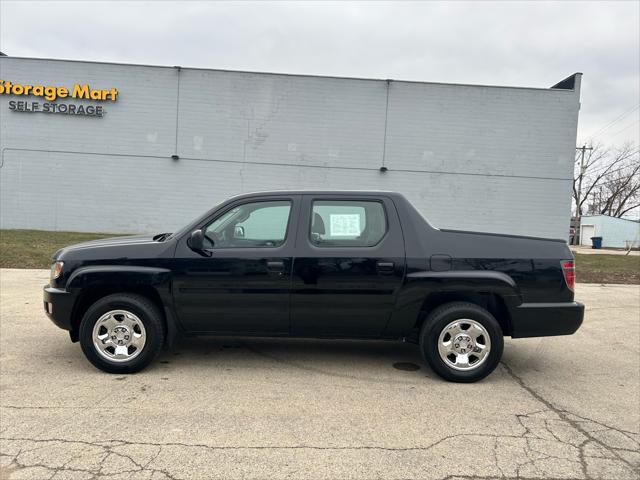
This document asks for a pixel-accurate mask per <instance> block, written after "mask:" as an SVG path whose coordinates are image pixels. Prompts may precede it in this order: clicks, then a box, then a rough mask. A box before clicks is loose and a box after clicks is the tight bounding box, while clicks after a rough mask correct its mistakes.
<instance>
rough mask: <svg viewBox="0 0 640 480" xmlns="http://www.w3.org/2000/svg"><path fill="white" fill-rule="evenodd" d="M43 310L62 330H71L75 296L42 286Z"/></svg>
mask: <svg viewBox="0 0 640 480" xmlns="http://www.w3.org/2000/svg"><path fill="white" fill-rule="evenodd" d="M43 296H44V312H45V313H46V314H47V317H49V318H50V319H51V321H52V322H53V323H55V324H56V325H57V326H58V327H60V328H62V329H63V330H69V331H70V330H71V313H72V311H73V305H74V303H75V296H74V295H72V294H71V293H69V292H67V291H65V290H61V289H59V288H53V287H51V286H49V285H47V286H46V287H44V292H43Z"/></svg>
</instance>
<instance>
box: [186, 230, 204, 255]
mask: <svg viewBox="0 0 640 480" xmlns="http://www.w3.org/2000/svg"><path fill="white" fill-rule="evenodd" d="M189 247H191V248H192V249H193V250H198V251H202V250H204V232H203V231H202V230H194V231H193V232H191V237H189Z"/></svg>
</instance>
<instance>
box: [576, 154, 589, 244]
mask: <svg viewBox="0 0 640 480" xmlns="http://www.w3.org/2000/svg"><path fill="white" fill-rule="evenodd" d="M576 150H580V151H581V153H580V176H579V177H578V196H577V198H576V218H577V220H578V228H577V229H576V233H577V235H575V236H574V238H573V242H574V245H577V244H579V243H580V237H581V236H582V232H581V231H580V219H581V218H582V212H581V211H580V202H581V201H582V177H584V169H585V166H584V154H585V152H586V151H587V150H593V147H587V146H586V145H582V146H581V147H576Z"/></svg>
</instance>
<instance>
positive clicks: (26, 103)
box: [0, 80, 118, 117]
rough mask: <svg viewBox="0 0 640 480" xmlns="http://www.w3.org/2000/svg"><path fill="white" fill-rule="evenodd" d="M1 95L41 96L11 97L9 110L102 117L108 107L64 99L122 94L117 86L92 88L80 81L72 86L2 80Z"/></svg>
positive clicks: (108, 98)
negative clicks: (23, 98)
mask: <svg viewBox="0 0 640 480" xmlns="http://www.w3.org/2000/svg"><path fill="white" fill-rule="evenodd" d="M0 95H12V96H16V97H37V98H42V99H43V100H44V101H40V100H26V99H25V100H10V101H9V110H11V111H14V112H26V113H57V114H63V115H80V116H85V117H102V116H103V115H104V114H105V109H104V107H103V106H102V105H99V104H91V105H85V104H76V103H66V102H64V101H62V102H60V101H59V100H60V99H66V98H71V99H76V100H89V101H93V102H115V101H116V100H117V98H118V89H117V88H108V89H101V88H91V87H90V86H89V85H87V84H86V83H85V84H80V83H76V84H74V85H73V86H72V87H71V88H68V87H63V86H52V85H27V84H22V83H13V82H10V81H7V80H0Z"/></svg>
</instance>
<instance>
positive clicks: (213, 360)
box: [151, 337, 435, 381]
mask: <svg viewBox="0 0 640 480" xmlns="http://www.w3.org/2000/svg"><path fill="white" fill-rule="evenodd" d="M154 365H155V366H159V367H160V368H168V367H171V368H187V367H188V366H190V365H193V366H195V367H204V368H208V369H209V368H225V369H226V368H232V369H243V368H250V369H253V370H255V369H256V368H264V369H270V370H273V369H278V368H282V369H283V370H284V369H286V368H294V369H298V370H305V371H307V372H314V373H317V374H323V375H330V376H333V377H344V378H354V379H356V378H357V379H365V378H366V377H371V376H372V375H376V374H377V373H379V374H380V378H376V379H375V380H385V381H386V380H389V378H388V375H389V374H391V377H392V378H393V376H394V375H399V377H398V380H401V379H402V378H403V377H402V376H403V375H404V376H406V375H411V376H416V375H418V376H421V377H424V376H427V377H434V378H435V374H434V373H433V372H432V371H431V369H430V368H429V367H428V366H427V365H426V364H425V363H424V362H423V360H422V357H421V355H420V351H419V349H418V347H417V345H414V344H410V343H402V342H398V341H380V340H369V341H367V340H328V339H327V340H324V339H291V338H252V337H190V338H183V339H180V340H179V341H178V342H176V345H174V347H173V348H172V349H171V350H169V351H163V352H162V353H161V355H160V357H159V358H158V360H157V361H156V362H155V363H154ZM154 365H152V366H151V368H153V367H154ZM370 379H371V380H374V378H370Z"/></svg>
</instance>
